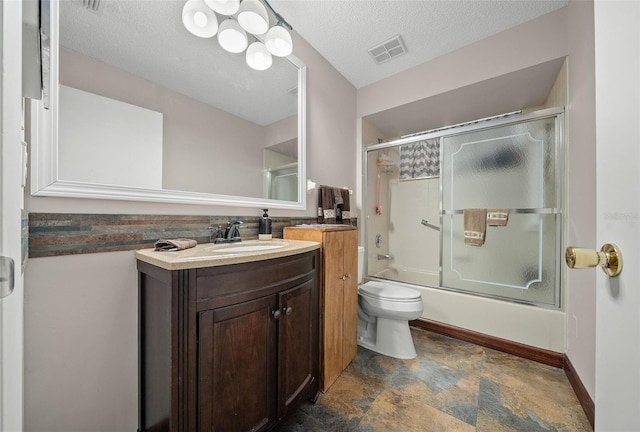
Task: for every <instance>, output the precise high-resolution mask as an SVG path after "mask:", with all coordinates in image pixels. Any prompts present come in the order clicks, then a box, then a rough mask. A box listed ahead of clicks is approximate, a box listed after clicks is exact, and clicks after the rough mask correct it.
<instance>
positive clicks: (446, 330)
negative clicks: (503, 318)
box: [409, 318, 564, 368]
mask: <svg viewBox="0 0 640 432" xmlns="http://www.w3.org/2000/svg"><path fill="white" fill-rule="evenodd" d="M409 324H410V325H412V326H414V327H418V328H421V329H424V330H428V331H431V332H434V333H439V334H442V335H445V336H449V337H452V338H455V339H459V340H463V341H466V342H471V343H474V344H476V345H480V346H483V347H487V348H491V349H494V350H496V351H502V352H505V353H508V354H513V355H515V356H518V357H522V358H525V359H528V360H533V361H536V362H538V363H543V364H546V365H549V366H553V367H557V368H562V367H564V354H563V353H559V352H555V351H550V350H546V349H542V348H537V347H534V346H530V345H525V344H521V343H519V342H513V341H510V340H506V339H501V338H498V337H495V336H490V335H486V334H483V333H478V332H475V331H472V330H467V329H463V328H460V327H455V326H452V325H449V324H443V323H440V322H437V321H432V320H428V319H425V318H420V319H417V320H413V321H409Z"/></svg>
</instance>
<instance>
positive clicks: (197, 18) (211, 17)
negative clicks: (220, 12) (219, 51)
mask: <svg viewBox="0 0 640 432" xmlns="http://www.w3.org/2000/svg"><path fill="white" fill-rule="evenodd" d="M182 23H183V24H184V26H185V27H186V28H187V30H189V31H190V32H191V33H193V34H194V35H196V36H198V37H201V38H210V37H213V36H215V34H216V33H217V32H218V18H217V17H216V14H215V13H214V12H213V11H212V10H211V9H209V7H207V5H206V4H205V2H204V1H203V0H188V1H187V2H186V3H185V4H184V7H183V8H182Z"/></svg>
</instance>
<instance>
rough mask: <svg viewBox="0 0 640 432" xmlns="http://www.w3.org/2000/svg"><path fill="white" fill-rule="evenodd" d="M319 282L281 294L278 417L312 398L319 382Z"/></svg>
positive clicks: (305, 284)
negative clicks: (305, 398) (312, 386)
mask: <svg viewBox="0 0 640 432" xmlns="http://www.w3.org/2000/svg"><path fill="white" fill-rule="evenodd" d="M315 284H316V281H315V279H313V280H309V281H306V282H304V283H302V284H300V285H298V286H296V287H293V288H291V289H289V290H286V291H283V292H281V293H280V294H279V296H278V297H279V302H278V303H279V305H280V312H281V313H282V315H281V318H280V320H279V323H278V325H279V328H278V352H279V355H278V359H279V365H278V367H279V379H280V381H279V386H278V387H279V394H278V415H279V417H280V418H282V417H284V416H286V415H287V414H288V412H289V410H290V409H291V407H295V406H297V403H298V401H299V400H300V399H301V398H303V397H308V396H309V391H308V390H309V387H310V386H311V385H312V383H313V381H314V380H316V379H317V378H316V372H315V371H317V364H318V344H317V338H316V337H314V335H315V334H317V332H318V324H317V322H318V320H317V319H316V316H317V309H318V306H317V304H318V300H317V290H316V289H315Z"/></svg>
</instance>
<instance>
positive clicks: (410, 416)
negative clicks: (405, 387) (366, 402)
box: [358, 389, 475, 432]
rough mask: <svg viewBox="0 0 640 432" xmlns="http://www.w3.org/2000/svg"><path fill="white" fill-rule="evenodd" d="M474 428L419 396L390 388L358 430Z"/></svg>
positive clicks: (397, 431) (390, 431) (391, 431)
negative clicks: (412, 395)
mask: <svg viewBox="0 0 640 432" xmlns="http://www.w3.org/2000/svg"><path fill="white" fill-rule="evenodd" d="M366 430H371V431H375V432H407V431H434V432H438V431H443V432H444V431H461V432H463V431H474V430H475V427H473V426H471V425H469V424H467V423H465V422H463V421H460V420H458V419H456V418H455V417H452V416H450V415H449V414H446V413H444V412H442V411H440V410H438V409H436V408H433V407H431V406H429V405H426V404H424V403H422V402H421V401H420V400H419V399H417V398H414V397H411V396H409V395H406V394H404V393H403V392H398V391H397V390H395V389H389V390H387V391H385V392H383V393H382V394H381V395H380V396H378V398H376V401H375V402H374V404H373V405H372V406H371V409H369V412H367V415H366V416H365V417H364V418H363V419H362V422H361V423H360V428H359V429H358V431H366Z"/></svg>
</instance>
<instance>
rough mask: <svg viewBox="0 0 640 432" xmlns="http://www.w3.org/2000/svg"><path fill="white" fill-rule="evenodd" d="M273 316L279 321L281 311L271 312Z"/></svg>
mask: <svg viewBox="0 0 640 432" xmlns="http://www.w3.org/2000/svg"><path fill="white" fill-rule="evenodd" d="M271 315H273V317H274V318H275V319H278V318H280V311H279V310H274V311H271Z"/></svg>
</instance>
